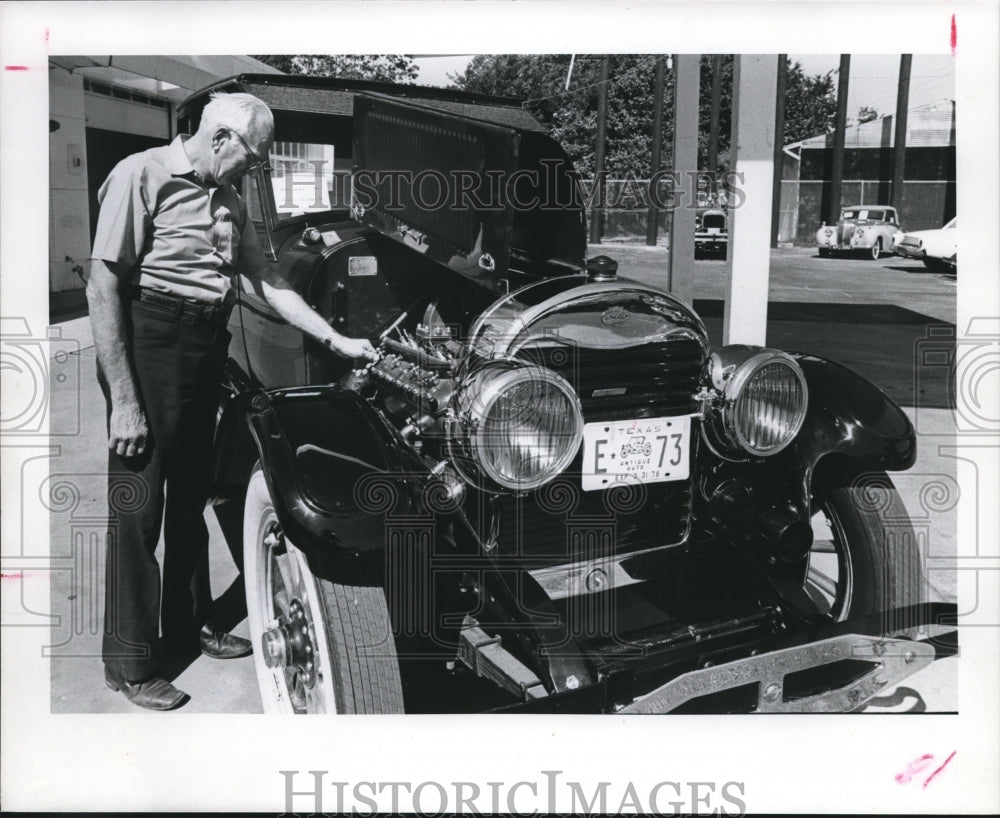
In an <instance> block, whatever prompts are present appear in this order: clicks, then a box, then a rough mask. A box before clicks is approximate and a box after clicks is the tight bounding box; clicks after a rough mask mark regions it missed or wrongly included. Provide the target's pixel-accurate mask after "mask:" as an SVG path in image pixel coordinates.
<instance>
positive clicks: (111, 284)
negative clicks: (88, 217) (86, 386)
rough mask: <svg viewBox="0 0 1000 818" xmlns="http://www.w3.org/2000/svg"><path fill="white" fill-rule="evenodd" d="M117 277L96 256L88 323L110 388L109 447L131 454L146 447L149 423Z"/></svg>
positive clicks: (88, 289)
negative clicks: (143, 404)
mask: <svg viewBox="0 0 1000 818" xmlns="http://www.w3.org/2000/svg"><path fill="white" fill-rule="evenodd" d="M120 281H121V279H119V277H118V276H117V275H115V273H114V272H112V270H111V268H110V267H108V264H107V263H106V262H104V261H103V260H101V259H99V258H95V259H94V261H93V262H92V264H91V268H90V280H89V281H88V282H87V303H88V304H89V305H90V325H91V327H92V329H93V332H94V345H95V346H96V347H97V360H98V361H99V362H100V364H101V369H102V370H103V371H104V375H105V377H106V378H107V381H108V389H109V392H110V395H109V397H110V400H111V424H110V430H109V433H108V448H109V449H112V450H113V451H115V452H117V453H118V455H119V456H124V457H134V456H135V455H138V454H142V453H143V451H145V449H146V438H147V437H148V435H149V423H148V421H147V420H146V414H145V412H144V411H143V409H142V403H141V401H140V400H139V390H138V387H137V385H136V378H135V373H134V372H133V371H132V361H131V358H130V356H129V351H128V344H127V341H126V334H125V310H124V307H123V304H122V298H121V293H120V291H119V289H118V288H119V283H120Z"/></svg>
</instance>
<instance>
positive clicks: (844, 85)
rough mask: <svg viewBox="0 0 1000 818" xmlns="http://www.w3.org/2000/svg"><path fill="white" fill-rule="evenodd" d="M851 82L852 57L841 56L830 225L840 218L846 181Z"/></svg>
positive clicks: (829, 207)
mask: <svg viewBox="0 0 1000 818" xmlns="http://www.w3.org/2000/svg"><path fill="white" fill-rule="evenodd" d="M850 81H851V55H850V54H841V55H840V71H839V72H838V74H837V124H836V126H835V130H834V132H833V170H832V171H831V173H830V202H829V205H828V206H827V210H826V220H827V222H828V223H831V224H836V223H837V219H838V218H840V186H841V182H843V180H844V138H845V135H846V132H847V91H848V86H849V85H850Z"/></svg>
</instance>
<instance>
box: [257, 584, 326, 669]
mask: <svg viewBox="0 0 1000 818" xmlns="http://www.w3.org/2000/svg"><path fill="white" fill-rule="evenodd" d="M261 653H262V654H263V656H264V663H265V664H266V665H267V666H268V667H269V668H272V669H278V668H281V669H287V670H292V671H294V672H295V674H296V675H297V676H298V677H299V679H300V681H301V682H302V683H303V684H304V685H305V686H306V687H312V686H313V685H314V684H315V682H316V651H315V649H314V647H313V642H312V634H311V629H310V627H309V619H308V618H307V617H306V609H305V606H304V605H303V604H302V602H301V601H300V600H298V599H293V600H292V601H291V603H290V604H289V606H288V612H287V614H283V615H282V616H280V617H279V618H278V620H277V624H276V625H275V627H273V628H268V629H267V630H266V631H264V633H263V635H262V636H261Z"/></svg>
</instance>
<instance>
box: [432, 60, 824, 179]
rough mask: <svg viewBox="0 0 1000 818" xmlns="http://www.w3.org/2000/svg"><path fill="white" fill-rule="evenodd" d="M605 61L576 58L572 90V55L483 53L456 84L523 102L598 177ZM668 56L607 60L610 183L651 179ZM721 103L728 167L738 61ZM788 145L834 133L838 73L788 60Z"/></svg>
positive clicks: (667, 92) (728, 63) (705, 125)
mask: <svg viewBox="0 0 1000 818" xmlns="http://www.w3.org/2000/svg"><path fill="white" fill-rule="evenodd" d="M600 59H601V58H600V57H598V56H596V55H589V54H588V55H578V56H577V58H576V60H575V64H574V68H573V74H572V77H571V80H570V87H569V90H566V88H565V83H566V75H567V72H568V70H569V63H570V58H569V55H565V54H564V55H516V54H514V55H511V54H506V55H497V56H491V55H480V56H477V57H475V58H474V59H473V60H472V62H471V63H469V66H468V68H467V69H466V70H465V72H463V73H462V74H459V75H457V76H452V77H451V79H452V81H453V82H454V83H455V85H457V86H458V87H459V88H462V89H465V90H468V91H478V92H480V93H485V94H499V95H503V96H511V97H515V98H517V99H520V100H521V101H522V104H523V105H524V107H525V108H527V109H528V110H529V111H531V113H532V114H534V115H535V117H537V118H538V120H539V121H540V122H542V124H544V125H546V126H547V127H548V128H549V129H550V131H551V133H552V135H553V136H554V137H555V138H556V139H557V140H558V141H559V142H561V143H562V144H563V146H564V147H565V148H566V151H567V153H568V154H569V156H570V158H571V159H572V160H573V162H574V164H575V165H576V167H577V169H578V170H579V171H580V173H581V174H582V175H583V176H584V177H586V176H588V175H591V174H593V172H594V141H595V135H596V133H597V85H598V82H599V72H600ZM659 59H665V57H664V55H656V54H643V55H634V54H633V55H629V54H615V55H612V56H611V57H610V60H611V70H610V78H611V79H610V82H609V83H608V132H607V155H606V158H605V167H606V168H607V170H608V174H609V176H610V177H611V178H627V177H629V176H631V177H634V178H648V176H649V175H650V173H651V171H652V170H653V169H652V168H650V167H649V157H650V155H651V153H652V136H651V133H650V132H651V130H652V119H653V74H654V69H655V66H656V61H657V60H659ZM721 62H722V86H721V90H722V104H721V111H720V123H719V168H717V170H725V169H727V168H728V164H729V159H728V156H729V142H730V135H731V129H732V111H731V109H732V95H733V57H732V56H731V55H726V56H724V57H723V59H722V61H721ZM786 65H787V68H786V70H787V71H788V75H787V88H786V93H785V137H784V142H785V144H788V143H789V142H796V141H798V140H800V139H805V138H807V137H810V136H815V135H817V134H822V133H827V132H829V131H831V130H832V129H833V124H834V120H835V119H836V115H837V97H836V86H835V83H834V79H833V71H829V72H827V73H826V74H816V75H814V76H807V75H806V74H805V73H804V72H803V71H802V66H801V65H800V64H799V63H797V62H796V63H792V62H791V61H790V60H789V61H788V62H787V64H786ZM672 79H673V78H672V77H671V74H670V72H668V74H667V82H666V87H665V89H664V109H663V110H664V123H663V134H662V138H663V143H662V149H663V151H662V154H663V156H664V157H669V156H670V142H671V140H672V138H673V101H672V97H673V90H672ZM700 79H701V82H700V111H699V161H700V162H701V163H702V167H704V163H705V162H706V161H707V158H708V140H709V121H710V117H711V100H712V58H711V56H703V57H702V59H701V77H700Z"/></svg>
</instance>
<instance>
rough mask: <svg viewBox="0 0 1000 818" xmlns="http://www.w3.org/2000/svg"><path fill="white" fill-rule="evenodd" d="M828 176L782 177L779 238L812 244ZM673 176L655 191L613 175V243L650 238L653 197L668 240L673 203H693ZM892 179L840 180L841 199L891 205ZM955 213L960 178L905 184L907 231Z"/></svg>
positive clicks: (660, 233)
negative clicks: (676, 190)
mask: <svg viewBox="0 0 1000 818" xmlns="http://www.w3.org/2000/svg"><path fill="white" fill-rule="evenodd" d="M581 186H582V187H583V194H584V203H585V205H586V208H587V216H588V219H589V218H590V215H591V205H592V204H593V203H594V201H595V194H594V192H593V186H594V182H593V180H592V179H584V180H581ZM828 186H829V182H824V181H823V180H820V179H816V180H799V179H785V180H782V182H781V206H780V208H779V216H778V241H779V242H782V243H784V242H788V243H793V244H811V243H812V241H813V239H814V236H815V233H816V230H817V228H819V226H820V223H821V222H822V221H823V219H824V218H825V216H824V213H823V204H824V189H825V188H826V187H828ZM672 190H673V189H672V187H671V182H670V180H669V179H665V180H660V181H659V182H658V184H657V187H656V190H655V193H654V194H652V195H651V193H650V188H649V180H648V179H608V180H606V182H605V192H604V196H603V202H604V206H603V207H601V208H599V212H600V213H601V214H602V216H603V226H602V240H603V241H608V242H623V243H642V242H644V241H645V240H646V225H647V223H648V218H649V205H650V202H651V200H653V201H654V202H655V203H656V204H664V205H667V207H665V208H662V209H659V208H658V210H657V214H656V215H657V244H660V245H664V244H666V241H667V233H668V228H669V225H670V217H671V212H672V209H673V207H683V206H690V203H688V202H685V201H684V200H683V199H682V198H681V197H680V195H678V197H677V198H676V200H675V199H673V198H672ZM891 193H892V184H891V183H890V182H886V181H878V180H860V179H845V180H844V181H843V182H842V183H841V202H842V203H843V204H844V205H845V206H846V205H859V204H861V205H865V204H867V205H876V204H882V205H884V204H888V203H889V201H890V197H891ZM719 204H723V205H724V204H725V196H724V194H723V196H722V201H721V202H720V201H719V198H718V197H714V198H713V197H711V196H710V195H709V193H708V191H707V190H703V191H701V192H700V194H699V201H698V202H697V204H696V205H695V206H697V207H705V206H709V205H712V206H715V205H719ZM954 213H955V183H954V182H949V181H907V182H905V183H904V187H903V204H902V207H901V208H900V221H901V223H902V227H903V229H904V230H925V229H928V228H934V227H940V226H941V225H942V224H944V223H945V222H946V221H947V220H948V219H949V218H951V217H952V216H953V215H954Z"/></svg>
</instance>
